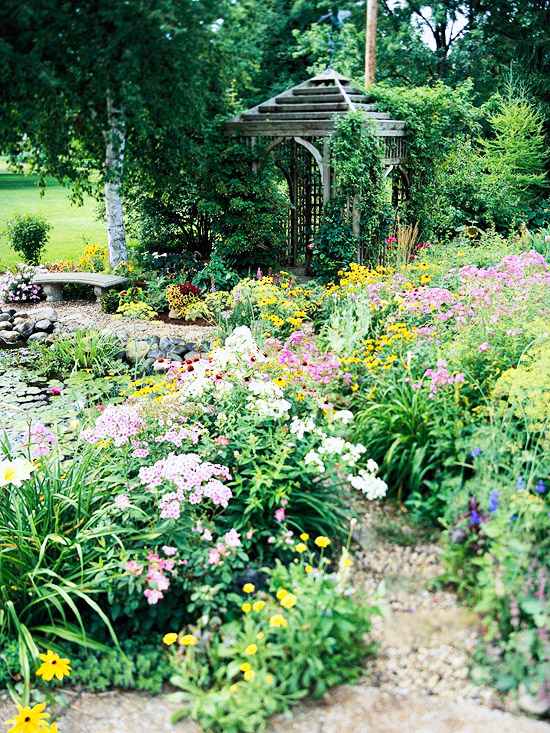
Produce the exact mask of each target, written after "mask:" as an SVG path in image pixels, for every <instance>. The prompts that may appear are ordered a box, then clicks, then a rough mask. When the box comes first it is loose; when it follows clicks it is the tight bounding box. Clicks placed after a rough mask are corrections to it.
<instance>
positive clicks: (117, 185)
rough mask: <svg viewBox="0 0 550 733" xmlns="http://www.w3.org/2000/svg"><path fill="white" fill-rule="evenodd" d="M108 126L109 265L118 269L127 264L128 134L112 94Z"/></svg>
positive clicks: (108, 105)
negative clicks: (124, 195) (125, 175)
mask: <svg viewBox="0 0 550 733" xmlns="http://www.w3.org/2000/svg"><path fill="white" fill-rule="evenodd" d="M107 122H108V129H107V131H106V133H105V213H106V219H107V241H108V244H109V263H110V265H111V267H115V266H116V265H118V264H119V263H120V262H126V261H127V259H128V252H127V250H126V232H125V230H124V209H123V206H122V198H121V195H120V194H121V187H122V174H123V171H124V147H125V144H126V134H125V125H124V113H123V110H122V109H117V108H116V107H115V105H114V102H113V98H112V96H111V94H110V92H107Z"/></svg>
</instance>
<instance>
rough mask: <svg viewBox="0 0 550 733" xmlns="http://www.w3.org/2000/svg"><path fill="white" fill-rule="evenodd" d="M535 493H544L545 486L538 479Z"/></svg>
mask: <svg viewBox="0 0 550 733" xmlns="http://www.w3.org/2000/svg"><path fill="white" fill-rule="evenodd" d="M535 491H536V492H537V494H544V492H545V491H546V485H545V483H544V481H543V480H542V479H539V480H538V481H537V483H536V484H535Z"/></svg>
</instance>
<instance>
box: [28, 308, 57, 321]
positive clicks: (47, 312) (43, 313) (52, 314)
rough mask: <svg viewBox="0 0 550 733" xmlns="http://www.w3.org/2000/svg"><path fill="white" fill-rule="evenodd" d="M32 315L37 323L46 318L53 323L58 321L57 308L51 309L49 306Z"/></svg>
mask: <svg viewBox="0 0 550 733" xmlns="http://www.w3.org/2000/svg"><path fill="white" fill-rule="evenodd" d="M32 315H33V317H34V318H35V319H36V320H37V321H39V320H40V319H42V318H45V319H47V320H48V321H51V322H52V323H55V322H56V321H57V312H56V310H55V308H49V307H48V306H46V307H45V308H40V309H38V310H35V311H33V313H32Z"/></svg>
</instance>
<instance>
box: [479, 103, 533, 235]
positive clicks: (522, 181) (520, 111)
mask: <svg viewBox="0 0 550 733" xmlns="http://www.w3.org/2000/svg"><path fill="white" fill-rule="evenodd" d="M489 123H490V125H491V129H492V133H493V137H490V138H488V139H484V140H482V141H481V144H482V146H483V149H484V162H485V165H486V168H487V176H486V178H485V182H484V185H485V186H486V187H487V188H488V189H489V190H490V191H491V199H490V200H491V204H492V206H491V214H492V216H493V219H494V221H495V222H496V223H497V224H498V225H500V226H501V227H504V228H509V227H512V226H514V225H517V224H519V223H520V222H521V221H526V220H528V218H529V214H530V210H531V207H532V206H533V205H534V203H535V201H536V200H537V198H538V197H539V196H540V195H541V193H542V189H543V188H544V186H545V182H546V175H545V162H546V152H545V150H546V144H545V139H544V117H543V116H542V114H540V113H539V111H538V110H537V109H536V107H535V106H534V104H533V103H531V102H530V101H529V100H528V99H526V98H521V97H520V98H512V97H509V98H502V97H498V98H497V102H496V110H495V111H494V112H493V113H492V114H491V115H490V116H489Z"/></svg>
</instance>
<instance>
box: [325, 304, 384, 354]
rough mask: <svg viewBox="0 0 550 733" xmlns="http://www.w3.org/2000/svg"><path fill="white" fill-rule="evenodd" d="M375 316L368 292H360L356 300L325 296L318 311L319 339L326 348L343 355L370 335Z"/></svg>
mask: <svg viewBox="0 0 550 733" xmlns="http://www.w3.org/2000/svg"><path fill="white" fill-rule="evenodd" d="M372 320H373V319H372V311H371V302H370V298H369V296H368V295H367V294H366V293H357V295H356V297H355V298H354V299H353V300H351V299H350V298H342V297H338V296H332V297H330V298H327V299H326V301H325V303H324V304H323V309H322V312H321V313H320V314H319V321H320V322H321V323H322V325H321V329H320V334H319V335H320V340H321V342H322V344H323V345H324V346H325V347H326V349H327V351H330V352H332V353H334V354H339V355H342V356H344V355H346V354H351V353H353V352H354V351H355V350H356V349H357V348H359V347H360V345H361V343H362V341H363V340H364V339H365V338H366V337H367V336H368V334H369V331H370V329H371V326H372Z"/></svg>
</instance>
